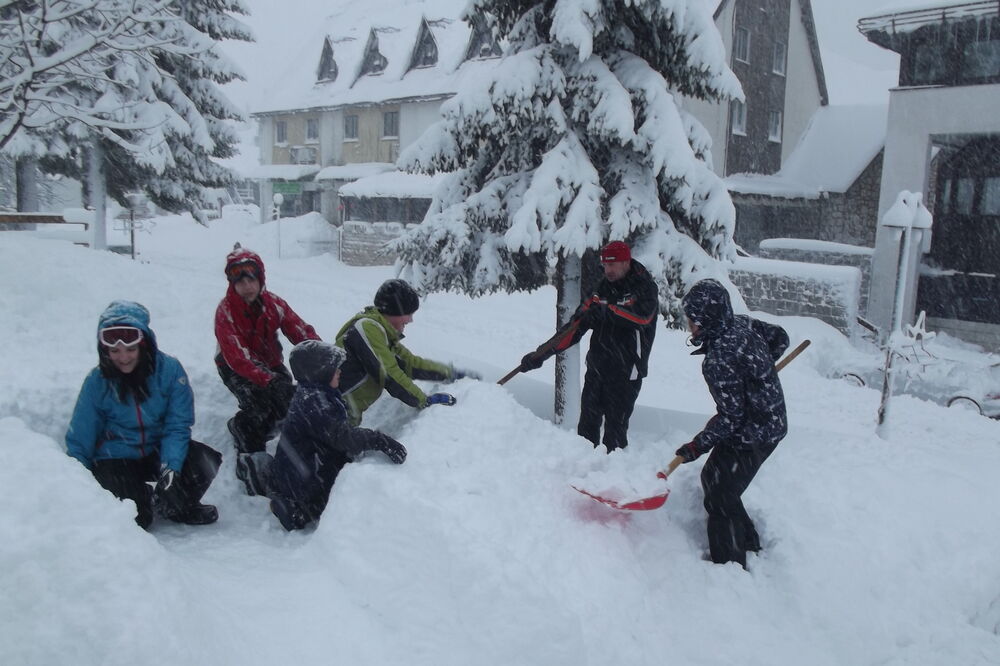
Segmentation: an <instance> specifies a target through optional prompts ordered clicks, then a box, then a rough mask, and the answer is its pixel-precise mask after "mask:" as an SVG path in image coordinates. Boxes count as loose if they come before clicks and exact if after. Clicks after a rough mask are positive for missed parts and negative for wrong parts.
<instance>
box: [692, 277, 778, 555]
mask: <svg viewBox="0 0 1000 666" xmlns="http://www.w3.org/2000/svg"><path fill="white" fill-rule="evenodd" d="M683 306H684V314H686V315H687V318H688V327H689V328H690V330H691V336H692V341H693V342H694V344H696V345H698V346H699V347H698V349H697V350H695V351H694V352H692V353H694V354H704V355H705V359H704V361H702V365H701V371H702V375H703V376H704V377H705V382H706V383H707V384H708V388H709V391H711V393H712V398H713V399H714V400H715V406H716V414H715V416H713V417H712V418H711V419H710V420H709V421H708V423H707V424H706V425H705V427H704V429H702V431H701V432H700V433H698V434H697V435H695V437H694V439H693V440H691V441H690V442H688V443H687V444H684V445H683V446H681V447H680V448H679V449H677V455H678V456H680V457H681V458H683V460H684V462H686V463H687V462H691V461H693V460H697V459H698V457H699V456H701V455H702V454H704V453H708V452H709V451H711V455H709V457H708V461H707V462H706V463H705V466H704V468H703V469H702V471H701V485H702V488H703V490H704V492H705V510H706V511H707V512H708V545H709V550H710V552H711V556H712V561H713V562H715V563H719V564H722V563H725V562H739V563H740V564H741V565H742V566H743V567H744V568H746V553H747V551H753V552H756V551H759V550H760V537H759V535H758V534H757V530H756V528H755V527H754V524H753V521H752V520H751V519H750V516H749V515H747V512H746V508H745V507H744V506H743V500H742V499H741V496H742V495H743V492H744V491H745V490H746V489H747V487H748V486H749V485H750V482H751V481H752V480H753V478H754V476H755V475H756V474H757V470H759V469H760V466H761V465H762V464H763V463H764V461H765V460H767V458H768V456H770V455H771V453H772V452H773V451H774V449H775V448H776V447H777V446H778V442H780V441H781V440H782V438H783V437H784V436H785V433H786V432H787V431H788V420H787V416H786V414H785V397H784V394H783V393H782V390H781V382H780V381H779V380H778V373H777V371H776V370H775V367H774V363H775V361H777V360H778V359H779V358H780V357H781V354H782V353H784V351H785V349H787V348H788V334H787V333H785V330H784V329H783V328H781V327H780V326H774V325H771V324H768V323H766V322H763V321H760V320H757V319H752V318H751V317H748V316H746V315H734V314H733V308H732V305H731V303H730V301H729V293H728V292H727V291H726V289H725V287H723V286H722V285H721V284H720V283H719V282H718V281H716V280H701V281H700V282H698V283H696V284H695V285H694V286H693V287H691V289H690V291H688V293H687V295H685V296H684V299H683Z"/></svg>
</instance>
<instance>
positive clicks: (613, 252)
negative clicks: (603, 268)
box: [601, 241, 632, 264]
mask: <svg viewBox="0 0 1000 666" xmlns="http://www.w3.org/2000/svg"><path fill="white" fill-rule="evenodd" d="M613 261H632V250H630V249H629V246H628V245H626V244H625V243H623V242H621V241H611V242H610V243H608V244H607V245H605V246H604V247H602V248H601V263H604V264H608V263H611V262H613Z"/></svg>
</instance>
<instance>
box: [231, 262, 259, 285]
mask: <svg viewBox="0 0 1000 666" xmlns="http://www.w3.org/2000/svg"><path fill="white" fill-rule="evenodd" d="M257 275H258V272H257V264H255V263H254V262H252V261H241V262H240V263H238V264H232V265H229V266H226V277H227V278H229V281H230V282H239V281H240V280H242V279H243V278H245V277H252V278H253V279H255V280H256V279H258V277H257Z"/></svg>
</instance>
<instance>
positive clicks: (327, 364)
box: [288, 340, 347, 386]
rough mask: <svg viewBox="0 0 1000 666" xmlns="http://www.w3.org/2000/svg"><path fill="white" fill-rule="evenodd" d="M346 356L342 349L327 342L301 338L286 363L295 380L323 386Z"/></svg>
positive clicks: (327, 382)
mask: <svg viewBox="0 0 1000 666" xmlns="http://www.w3.org/2000/svg"><path fill="white" fill-rule="evenodd" d="M346 357H347V353H346V352H345V351H344V350H343V349H341V348H340V347H338V346H336V345H333V344H330V343H329V342H323V341H321V340H303V341H302V342H300V343H299V344H297V345H295V347H294V348H293V349H292V351H291V352H290V353H289V354H288V364H289V365H290V366H292V375H294V377H295V381H297V382H303V383H306V384H321V385H324V386H325V385H328V384H329V383H330V380H331V379H333V373H335V372H336V371H337V368H339V367H340V364H341V363H343V362H344V359H345V358H346Z"/></svg>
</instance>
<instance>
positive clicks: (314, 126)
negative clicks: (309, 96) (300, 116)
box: [306, 118, 319, 141]
mask: <svg viewBox="0 0 1000 666" xmlns="http://www.w3.org/2000/svg"><path fill="white" fill-rule="evenodd" d="M306 141H319V120H318V119H316V118H307V119H306Z"/></svg>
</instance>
